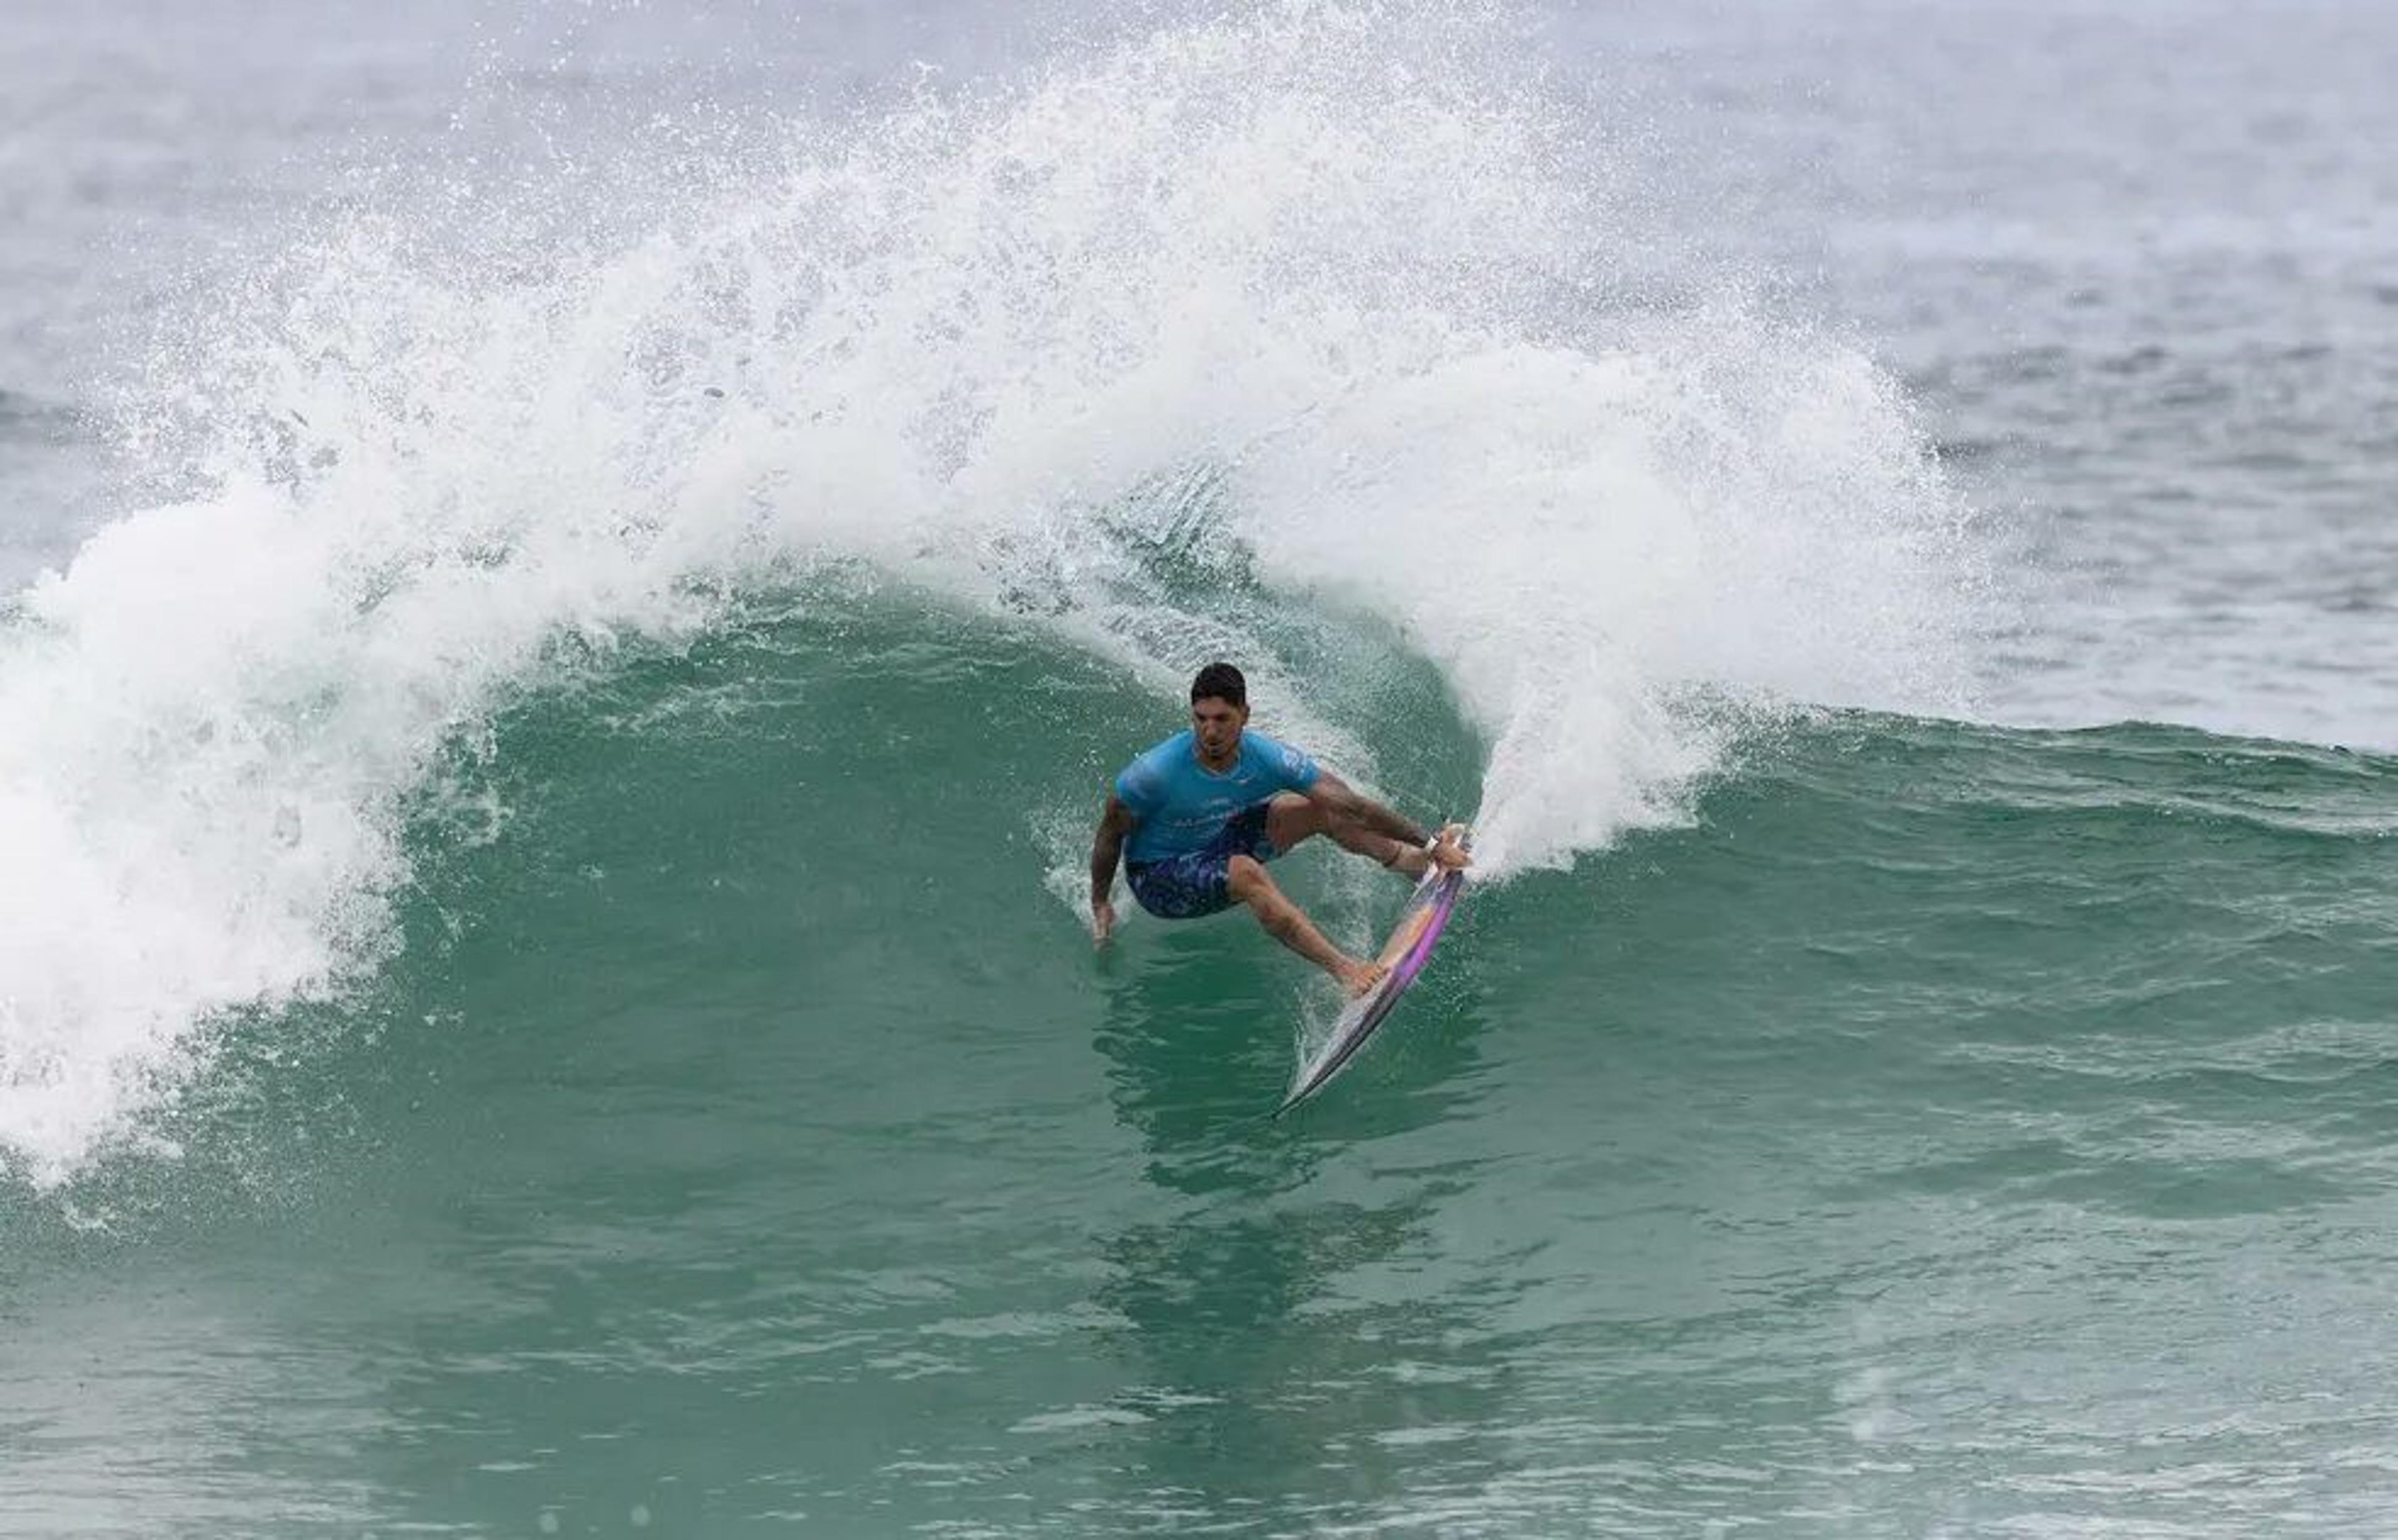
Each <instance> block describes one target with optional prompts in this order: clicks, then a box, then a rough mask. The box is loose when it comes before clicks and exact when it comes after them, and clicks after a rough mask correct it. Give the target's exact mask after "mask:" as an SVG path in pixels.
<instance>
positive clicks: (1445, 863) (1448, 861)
mask: <svg viewBox="0 0 2398 1540" xmlns="http://www.w3.org/2000/svg"><path fill="white" fill-rule="evenodd" d="M1464 837H1465V826H1464V825H1463V824H1462V823H1453V824H1450V825H1449V826H1448V828H1446V829H1444V830H1442V831H1440V834H1439V837H1438V838H1436V839H1435V840H1434V841H1433V846H1432V859H1433V864H1434V865H1435V866H1437V867H1440V868H1441V869H1443V870H1444V871H1459V870H1460V869H1462V868H1464V867H1469V866H1472V865H1473V864H1474V858H1473V857H1472V856H1471V855H1468V854H1467V853H1466V849H1465V846H1464V845H1462V844H1459V843H1458V842H1459V841H1461V840H1462V839H1463V838H1464Z"/></svg>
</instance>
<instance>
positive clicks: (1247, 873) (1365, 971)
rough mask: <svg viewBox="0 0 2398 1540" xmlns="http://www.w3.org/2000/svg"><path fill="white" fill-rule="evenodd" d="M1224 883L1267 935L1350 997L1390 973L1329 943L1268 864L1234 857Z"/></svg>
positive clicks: (1243, 857)
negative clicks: (1327, 976) (1331, 979)
mask: <svg viewBox="0 0 2398 1540" xmlns="http://www.w3.org/2000/svg"><path fill="white" fill-rule="evenodd" d="M1277 843H1279V842H1277ZM1225 881H1226V884H1227V885H1229V886H1230V887H1231V889H1232V894H1233V898H1237V899H1239V900H1240V901H1241V902H1243V903H1245V904H1246V905H1248V906H1249V912H1250V913H1252V914H1255V915H1256V916H1257V917H1258V924H1260V925H1263V926H1265V928H1266V934H1267V935H1269V936H1272V937H1273V939H1275V940H1277V941H1280V942H1281V943H1282V944H1283V945H1285V946H1287V947H1288V948H1290V950H1291V951H1293V952H1298V953H1299V954H1300V956H1301V957H1304V958H1306V959H1307V960H1308V961H1309V962H1311V963H1314V965H1315V966H1317V967H1320V968H1322V969H1323V970H1324V971H1325V972H1327V973H1328V974H1330V975H1332V977H1334V978H1335V979H1340V987H1341V988H1342V989H1344V990H1346V991H1348V992H1349V993H1351V994H1363V993H1366V992H1367V990H1369V989H1372V988H1373V987H1374V985H1375V984H1376V983H1378V982H1379V981H1381V977H1382V975H1383V974H1385V973H1388V972H1389V971H1390V969H1389V968H1387V967H1385V966H1382V965H1381V964H1380V963H1361V962H1359V961H1358V960H1357V959H1356V958H1354V957H1352V956H1350V955H1349V954H1348V953H1347V952H1343V951H1341V950H1340V948H1339V947H1337V946H1334V945H1333V944H1332V943H1331V942H1330V941H1328V940H1326V939H1325V938H1324V932H1322V931H1320V930H1318V929H1316V928H1315V925H1314V922H1313V921H1311V920H1309V919H1308V917H1307V915H1306V913H1305V912H1303V911H1301V910H1300V907H1299V906H1298V905H1297V904H1295V903H1292V902H1291V901H1290V899H1289V898H1286V897H1285V896H1284V894H1283V891H1282V889H1281V888H1279V887H1276V886H1275V885H1274V880H1273V878H1272V877H1270V876H1268V875H1266V869H1265V863H1263V862H1262V861H1260V860H1259V859H1258V858H1255V857H1254V856H1235V857H1233V858H1232V860H1231V861H1230V862H1228V863H1227V864H1226V866H1225Z"/></svg>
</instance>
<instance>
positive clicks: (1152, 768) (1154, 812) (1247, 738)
mask: <svg viewBox="0 0 2398 1540" xmlns="http://www.w3.org/2000/svg"><path fill="white" fill-rule="evenodd" d="M1319 773H1320V772H1318V770H1317V769H1316V766H1315V761H1314V759H1312V758H1310V757H1309V756H1308V754H1307V753H1306V752H1305V751H1304V750H1299V749H1294V748H1292V747H1291V746H1290V745H1288V744H1287V743H1284V742H1282V741H1281V740H1280V739H1278V738H1270V737H1268V736H1265V735H1264V734H1263V733H1252V732H1246V731H1245V732H1243V733H1242V734H1241V753H1240V757H1239V758H1238V759H1236V760H1235V761H1233V767H1232V768H1231V769H1230V770H1226V771H1224V772H1222V773H1221V774H1219V773H1217V772H1216V771H1213V770H1210V769H1208V768H1207V767H1206V766H1205V765H1203V764H1201V763H1199V755H1198V751H1197V750H1196V749H1195V747H1194V746H1193V741H1192V732H1191V730H1190V729H1189V728H1187V727H1186V728H1184V729H1183V730H1182V731H1181V732H1179V733H1177V734H1175V735H1174V736H1172V737H1170V738H1167V739H1166V740H1165V742H1164V743H1161V744H1159V745H1158V746H1157V747H1156V748H1154V749H1152V750H1148V751H1147V752H1146V753H1144V754H1142V755H1141V756H1140V757H1139V758H1138V759H1136V760H1134V761H1133V762H1132V763H1130V764H1127V765H1125V767H1124V772H1123V774H1121V775H1119V776H1117V777H1116V800H1117V801H1118V802H1121V803H1123V804H1125V808H1126V810H1128V811H1129V812H1130V813H1131V814H1132V816H1133V817H1136V818H1138V819H1139V820H1140V822H1139V824H1138V827H1136V828H1135V829H1134V830H1133V832H1132V843H1131V844H1129V845H1127V846H1126V847H1125V859H1127V860H1130V861H1135V862H1142V861H1162V860H1165V859H1166V858H1169V857H1174V856H1185V855H1189V854H1191V853H1192V852H1194V851H1200V850H1205V849H1206V848H1207V846H1208V844H1210V843H1212V842H1213V841H1214V840H1215V838H1216V836H1217V835H1219V834H1220V833H1222V832H1223V831H1224V825H1225V824H1226V823H1228V822H1230V821H1231V819H1232V817H1233V814H1235V813H1238V812H1240V811H1241V810H1242V809H1243V808H1246V807H1254V806H1256V805H1257V804H1260V803H1261V802H1264V801H1265V800H1266V799H1267V798H1269V797H1272V796H1273V794H1274V793H1275V792H1277V791H1304V790H1307V789H1308V788H1309V787H1311V786H1314V784H1315V777H1316V776H1317V775H1318V774H1319Z"/></svg>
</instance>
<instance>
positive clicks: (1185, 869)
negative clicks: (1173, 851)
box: [1125, 803, 1282, 920]
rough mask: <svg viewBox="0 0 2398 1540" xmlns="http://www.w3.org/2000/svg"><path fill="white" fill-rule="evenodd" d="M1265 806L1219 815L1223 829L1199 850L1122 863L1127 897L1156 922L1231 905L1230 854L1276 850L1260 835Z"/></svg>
mask: <svg viewBox="0 0 2398 1540" xmlns="http://www.w3.org/2000/svg"><path fill="white" fill-rule="evenodd" d="M1269 805H1271V804H1267V803H1255V804H1251V805H1249V806H1247V807H1244V808H1242V809H1241V810H1240V811H1239V812H1237V813H1235V814H1233V816H1232V817H1229V818H1227V819H1225V820H1224V829H1223V831H1222V832H1221V833H1219V834H1218V835H1217V836H1216V837H1215V838H1214V839H1212V840H1210V841H1208V842H1207V847H1206V849H1204V850H1193V851H1190V852H1187V853H1186V854H1183V855H1180V856H1168V857H1166V858H1165V859H1163V860H1156V861H1135V862H1130V863H1127V864H1126V865H1125V881H1126V882H1128V883H1130V884H1131V885H1132V896H1133V897H1134V898H1138V899H1139V900H1140V907H1141V908H1143V909H1145V910H1147V911H1149V912H1151V913H1152V914H1154V915H1156V916H1157V917H1158V918H1159V919H1161V920H1195V919H1197V918H1198V917H1199V916H1200V915H1202V914H1213V913H1215V912H1217V911H1218V910H1219V909H1229V908H1231V907H1232V904H1233V889H1232V885H1231V883H1232V865H1233V857H1235V856H1251V857H1255V858H1257V859H1259V860H1261V861H1270V860H1273V858H1275V857H1276V856H1279V855H1281V854H1282V852H1281V851H1279V850H1276V849H1275V848H1274V846H1273V841H1272V840H1270V839H1267V838H1266V809H1267V807H1268V806H1269Z"/></svg>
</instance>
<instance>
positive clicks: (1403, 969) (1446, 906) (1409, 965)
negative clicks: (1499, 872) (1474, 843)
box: [1274, 867, 1465, 1117]
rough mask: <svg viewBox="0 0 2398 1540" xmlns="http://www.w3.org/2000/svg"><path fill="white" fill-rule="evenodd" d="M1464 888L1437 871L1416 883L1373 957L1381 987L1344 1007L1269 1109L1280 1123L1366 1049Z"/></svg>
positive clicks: (1456, 876) (1456, 875)
mask: <svg viewBox="0 0 2398 1540" xmlns="http://www.w3.org/2000/svg"><path fill="white" fill-rule="evenodd" d="M1464 885H1465V873H1464V871H1462V870H1460V871H1449V870H1447V869H1444V868H1440V867H1435V868H1434V869H1432V870H1431V871H1426V872H1425V873H1424V874H1423V875H1422V876H1421V877H1420V878H1418V879H1417V880H1416V890H1415V892H1414V893H1413V894H1412V895H1411V896H1410V897H1409V898H1408V907H1407V908H1406V909H1404V910H1401V911H1400V912H1399V918H1398V923H1397V924H1395V925H1393V926H1392V927H1391V934H1390V938H1389V939H1387V940H1385V941H1384V942H1383V943H1382V950H1381V952H1380V953H1379V954H1378V955H1377V959H1376V960H1377V961H1379V962H1381V964H1382V966H1385V967H1387V968H1389V969H1390V972H1389V973H1387V974H1385V975H1384V976H1383V978H1382V981H1381V983H1378V984H1376V985H1375V986H1374V987H1373V988H1372V989H1370V990H1368V991H1367V992H1366V993H1364V994H1362V995H1359V996H1358V997H1357V998H1356V999H1354V1000H1352V1001H1351V1002H1349V1006H1348V1008H1347V1009H1345V1010H1343V1011H1342V1012H1341V1013H1340V1018H1339V1019H1338V1020H1335V1021H1334V1022H1333V1023H1332V1033H1331V1035H1330V1036H1328V1037H1327V1038H1326V1039H1325V1041H1324V1046H1323V1047H1320V1048H1318V1049H1316V1050H1315V1052H1314V1055H1313V1056H1312V1057H1310V1058H1309V1060H1307V1062H1306V1063H1304V1064H1302V1065H1300V1070H1299V1074H1298V1075H1297V1076H1296V1077H1294V1078H1293V1080H1292V1081H1291V1087H1290V1090H1289V1092H1288V1094H1287V1095H1286V1096H1284V1098H1283V1101H1282V1105H1280V1106H1278V1107H1276V1108H1275V1109H1274V1116H1276V1117H1280V1116H1281V1115H1282V1114H1285V1113H1287V1112H1288V1111H1290V1110H1291V1109H1292V1108H1293V1107H1296V1106H1298V1105H1299V1104H1300V1102H1302V1101H1306V1100H1307V1099H1308V1098H1309V1097H1311V1096H1314V1094H1315V1093H1316V1092H1317V1091H1319V1090H1321V1089H1323V1088H1324V1087H1325V1085H1326V1083H1327V1082H1328V1081H1330V1080H1331V1078H1332V1077H1333V1076H1334V1075H1336V1074H1340V1071H1341V1069H1342V1068H1343V1067H1344V1066H1345V1065H1347V1064H1348V1062H1349V1060H1352V1059H1354V1058H1355V1057H1356V1055H1357V1050H1358V1049H1360V1048H1362V1047H1365V1046H1366V1042H1367V1039H1368V1038H1370V1037H1372V1036H1373V1035H1374V1033H1375V1031H1376V1029H1378V1028H1379V1027H1381V1024H1382V1022H1383V1020H1384V1019H1386V1018H1387V1017H1388V1016H1389V1015H1390V1014H1391V1012H1392V1010H1393V1009H1394V1008H1395V1007H1396V1006H1397V1005H1398V1003H1399V999H1400V997H1401V996H1402V995H1404V994H1406V993H1407V992H1408V986H1409V985H1411V984H1413V983H1414V982H1415V980H1416V976H1417V975H1418V974H1420V973H1421V972H1422V971H1423V966H1424V964H1425V963H1426V962H1427V961H1429V960H1430V958H1431V957H1432V949H1433V947H1434V946H1435V944H1436V943H1437V942H1438V941H1439V940H1440V933H1441V931H1442V930H1443V929H1444V928H1446V927H1447V926H1448V916H1449V912H1451V911H1452V910H1454V909H1455V908H1456V907H1457V896H1458V893H1459V891H1460V890H1461V889H1462V888H1463V887H1464Z"/></svg>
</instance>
